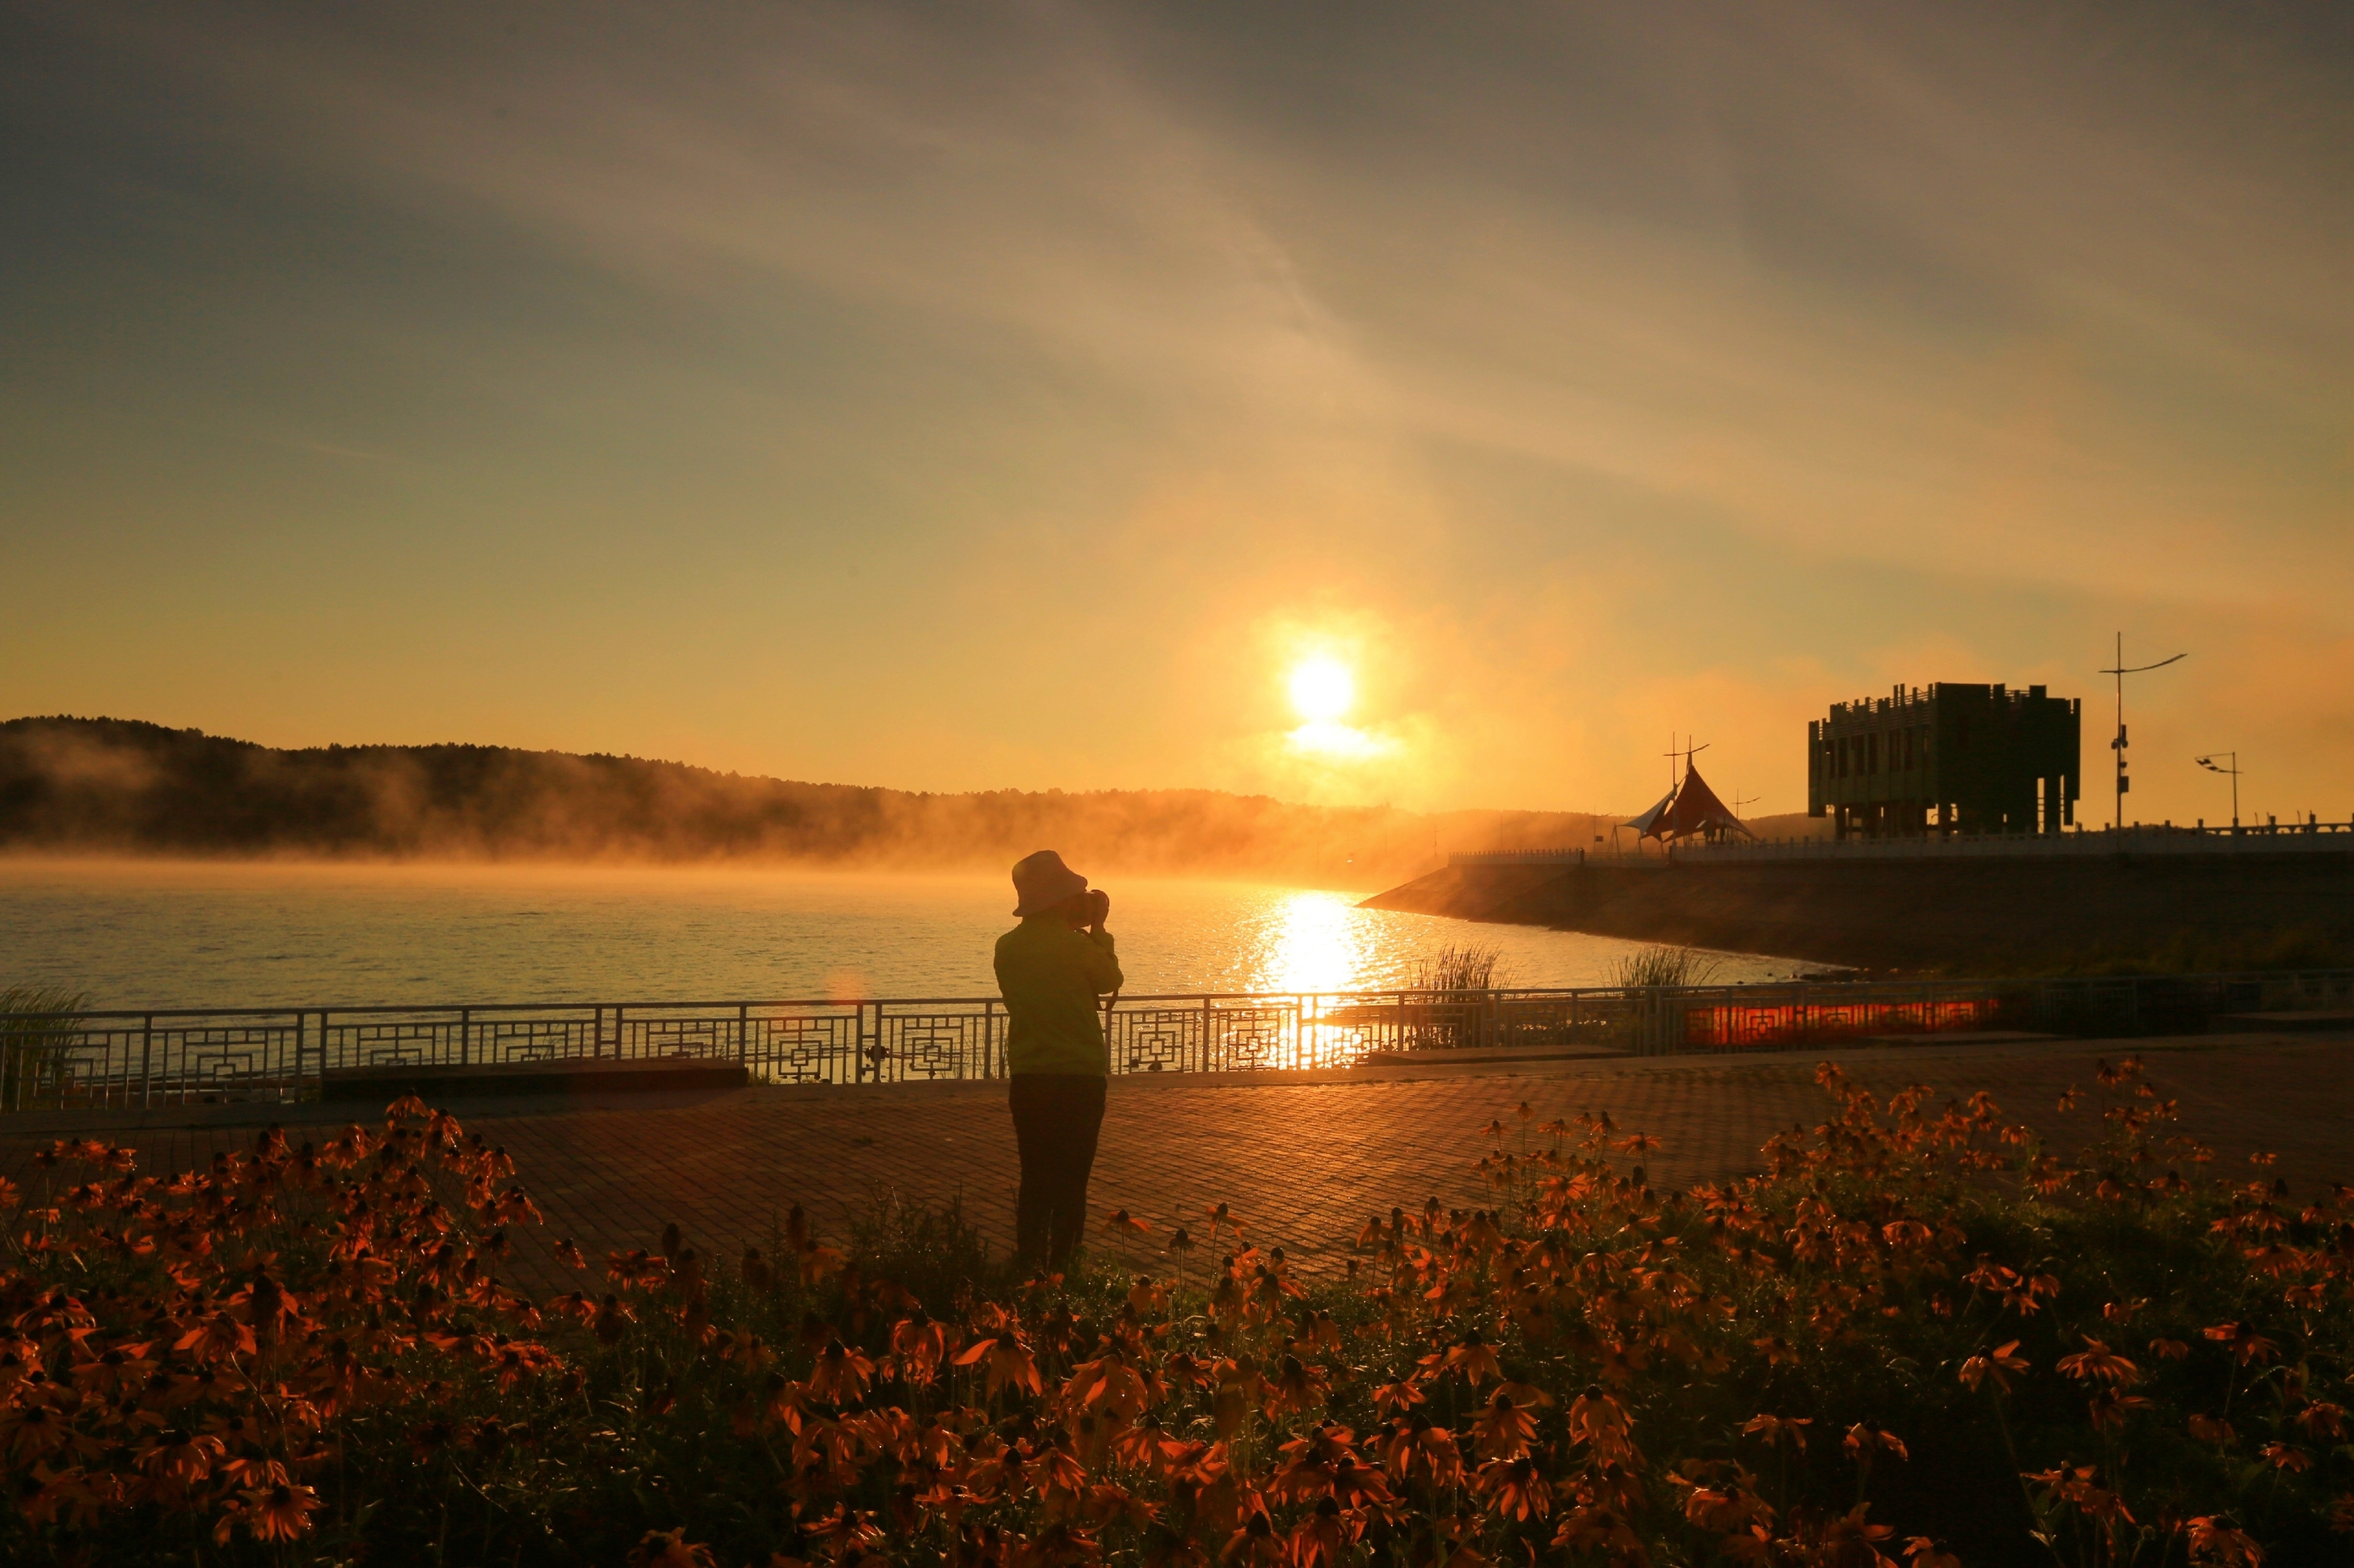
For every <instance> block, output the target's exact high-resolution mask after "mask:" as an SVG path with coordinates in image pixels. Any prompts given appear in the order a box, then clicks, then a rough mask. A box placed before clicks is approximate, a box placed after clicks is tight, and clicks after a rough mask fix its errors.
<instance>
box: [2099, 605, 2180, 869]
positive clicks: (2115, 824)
mask: <svg viewBox="0 0 2354 1568" xmlns="http://www.w3.org/2000/svg"><path fill="white" fill-rule="evenodd" d="M2188 658H2190V654H2188V653H2177V654H2176V655H2175V656H2174V658H2173V659H2160V660H2159V661H2158V662H2157V663H2155V664H2136V665H2135V666H2134V667H2133V668H2132V669H2130V670H2128V669H2126V634H2125V633H2124V632H2122V631H2120V632H2118V633H2117V662H2116V666H2115V668H2114V669H2108V670H2104V671H2102V672H2101V673H2102V674H2104V675H2115V677H2116V678H2117V736H2116V738H2115V740H2112V741H2111V742H2109V749H2110V750H2111V751H2114V752H2115V753H2116V754H2117V809H2116V812H2115V815H2114V816H2112V817H2111V818H2110V819H2109V827H2110V829H2111V831H2113V832H2124V831H2125V826H2126V790H2128V789H2132V788H2133V780H2131V779H2127V778H2126V676H2127V675H2138V674H2141V673H2144V672H2145V671H2149V670H2163V669H2165V668H2166V667H2167V666H2168V664H2171V663H2173V662H2176V660H2180V659H2188Z"/></svg>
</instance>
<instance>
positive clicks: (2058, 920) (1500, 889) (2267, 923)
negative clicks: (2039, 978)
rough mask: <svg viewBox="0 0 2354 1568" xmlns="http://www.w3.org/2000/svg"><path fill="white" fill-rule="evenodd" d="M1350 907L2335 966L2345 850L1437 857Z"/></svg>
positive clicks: (1999, 954)
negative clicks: (1685, 859)
mask: <svg viewBox="0 0 2354 1568" xmlns="http://www.w3.org/2000/svg"><path fill="white" fill-rule="evenodd" d="M1365 906H1366V907H1368V908H1373V909H1398V910H1406V911H1412V912H1415V913H1419V914H1426V915H1451V916H1458V918H1463V919H1470V920H1493V921H1500V922H1504V923H1508V924H1514V925H1529V926H1551V927H1556V928H1558V929H1562V930H1570V931H1587V932H1592V933H1594V934H1596V935H1598V936H1607V937H1624V938H1631V939H1634V940H1637V941H1653V942H1675V943H1690V944H1691V945H1693V946H1695V947H1706V948H1724V949H1727V950H1730V951H1734V952H1749V953H1775V954H1779V955H1783V956H1786V957H1789V958H1797V959H1813V960H1815V961H1817V962H1819V963H1832V964H1852V965H1860V966H1865V967H1870V968H1890V967H1901V968H1906V969H1946V970H1960V969H2021V968H2041V967H2047V966H2051V965H2053V964H2090V963H2101V962H2127V963H2137V962H2145V961H2150V960H2152V959H2164V960H2167V961H2168V967H2177V968H2179V967H2183V966H2186V965H2188V966H2190V967H2207V966H2210V965H2213V966H2218V967H2234V966H2237V965H2240V964H2255V963H2264V964H2266V965H2274V964H2277V963H2280V962H2284V961H2285V962H2291V963H2298V964H2322V963H2342V962H2344V961H2345V960H2346V956H2347V955H2348V954H2349V952H2354V854H2347V853H2261V852H2260V853H2246V854H2237V855H2233V854H2215V855H2196V856H2194V855H2162V856H2161V855H2130V854H2125V855H2115V856H2100V857H2090V856H2086V857H2081V858H2080V857H2074V856H2071V857H2068V858H2065V859H2061V858H2052V859H2043V858H2030V857H2024V856H2022V857H2019V858H2016V859H2009V858H2003V859H1997V858H1986V859H1972V860H1967V861H1962V860H1956V861H1950V862H1928V863H1924V862H1921V861H1898V860H1862V859H1857V860H1842V861H1837V862H1825V861H1816V862H1765V863H1750V864H1744V865H1725V864H1717V865H1700V864H1690V863H1680V864H1674V865H1670V866H1666V867H1659V866H1650V867H1645V868H1641V869H1635V868H1630V867H1623V866H1612V865H1607V864H1595V863H1588V864H1585V865H1582V866H1570V867H1558V866H1526V865H1508V866H1477V867H1463V866H1450V867H1448V868H1447V870H1444V871H1439V872H1434V873H1432V874H1429V875H1427V876H1424V877H1420V878H1417V879H1416V880H1415V881H1413V882H1409V883H1406V884H1405V885H1402V886H1398V887H1394V888H1392V889H1390V890H1389V891H1388V892H1386V893H1383V894H1380V895H1376V896H1374V897H1373V898H1369V899H1367V900H1365Z"/></svg>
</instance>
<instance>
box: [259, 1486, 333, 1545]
mask: <svg viewBox="0 0 2354 1568" xmlns="http://www.w3.org/2000/svg"><path fill="white" fill-rule="evenodd" d="M245 1501H246V1514H245V1528H246V1529H247V1530H248V1531H250V1532H251V1533H252V1535H253V1538H254V1539H255V1540H256V1541H292V1540H294V1539H295V1538H296V1537H298V1536H300V1535H301V1534H302V1533H303V1531H307V1530H309V1529H310V1528H311V1515H312V1514H313V1513H314V1512H316V1511H317V1510H318V1507H319V1494H318V1493H316V1492H314V1491H313V1490H312V1489H310V1488H308V1487H298V1486H292V1485H290V1484H286V1483H282V1482H281V1484H279V1485H277V1486H274V1487H269V1488H266V1489H257V1490H253V1491H249V1492H247V1493H246V1494H245Z"/></svg>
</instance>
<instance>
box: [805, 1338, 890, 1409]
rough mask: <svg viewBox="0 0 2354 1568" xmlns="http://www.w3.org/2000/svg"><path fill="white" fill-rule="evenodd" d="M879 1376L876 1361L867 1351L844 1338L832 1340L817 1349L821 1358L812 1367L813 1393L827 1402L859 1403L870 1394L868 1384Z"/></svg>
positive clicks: (820, 1399) (813, 1395)
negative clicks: (867, 1355) (849, 1344)
mask: <svg viewBox="0 0 2354 1568" xmlns="http://www.w3.org/2000/svg"><path fill="white" fill-rule="evenodd" d="M874 1378H875V1363H874V1362H873V1361H868V1360H867V1359H866V1356H865V1354H864V1352H863V1351H855V1350H853V1349H851V1348H850V1347H849V1346H847V1345H845V1344H843V1342H842V1341H841V1340H827V1341H826V1343H825V1348H824V1349H823V1350H822V1351H818V1353H817V1362H816V1364H815V1365H813V1366H811V1368H810V1374H809V1391H810V1394H811V1397H812V1398H814V1399H816V1400H818V1401H820V1402H821V1403H822V1404H857V1403H858V1402H859V1401H860V1400H862V1399H864V1398H865V1397H866V1387H867V1384H868V1383H872V1382H873V1381H874Z"/></svg>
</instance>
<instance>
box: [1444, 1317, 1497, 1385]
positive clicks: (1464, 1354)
mask: <svg viewBox="0 0 2354 1568" xmlns="http://www.w3.org/2000/svg"><path fill="white" fill-rule="evenodd" d="M1445 1365H1446V1368H1447V1371H1449V1372H1461V1373H1462V1374H1463V1375H1464V1376H1465V1377H1466V1378H1468V1379H1469V1380H1470V1383H1471V1386H1472V1387H1473V1388H1477V1387H1479V1385H1480V1384H1481V1383H1485V1382H1486V1381H1487V1380H1488V1379H1490V1378H1495V1377H1501V1376H1503V1375H1504V1368H1503V1363H1502V1362H1500V1361H1498V1360H1497V1359H1496V1351H1495V1348H1494V1347H1493V1346H1491V1345H1490V1344H1489V1343H1488V1341H1487V1340H1484V1339H1482V1338H1481V1337H1480V1335H1479V1330H1477V1329H1472V1330H1468V1331H1467V1332H1466V1333H1465V1334H1464V1336H1463V1341H1462V1343H1460V1344H1458V1345H1456V1346H1453V1347H1452V1348H1450V1349H1449V1350H1448V1351H1447V1359H1446V1362H1445Z"/></svg>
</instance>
